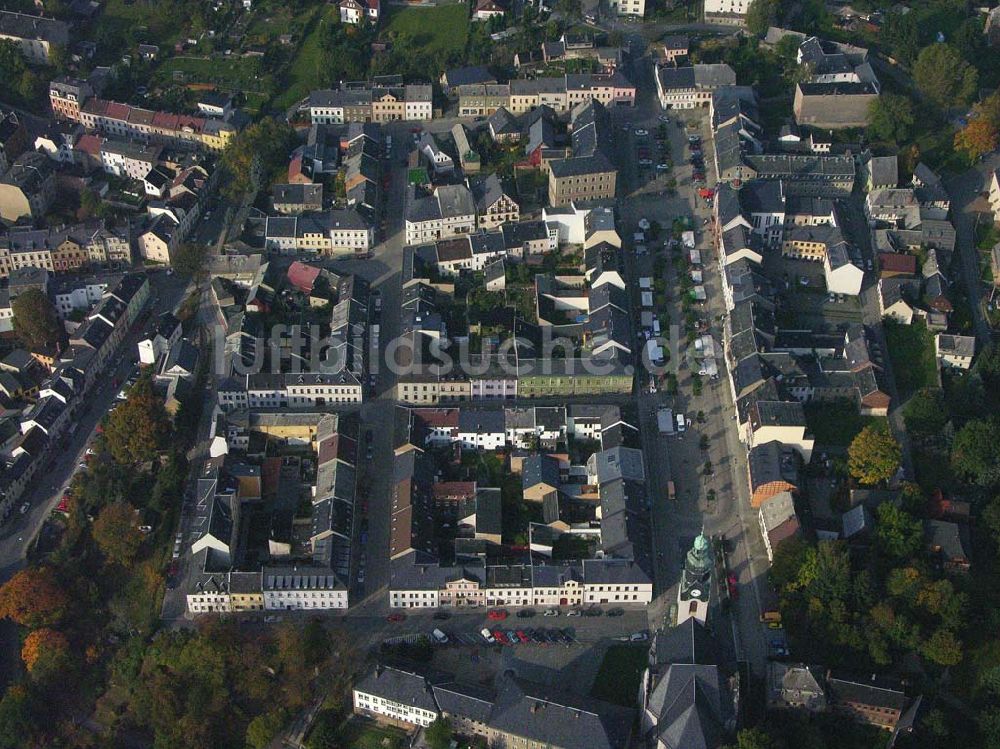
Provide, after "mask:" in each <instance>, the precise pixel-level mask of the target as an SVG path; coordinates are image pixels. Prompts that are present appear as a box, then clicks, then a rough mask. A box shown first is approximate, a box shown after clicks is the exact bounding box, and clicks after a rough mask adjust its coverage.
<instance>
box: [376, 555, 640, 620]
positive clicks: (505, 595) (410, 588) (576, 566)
mask: <svg viewBox="0 0 1000 749" xmlns="http://www.w3.org/2000/svg"><path fill="white" fill-rule="evenodd" d="M652 600H653V582H652V580H651V579H650V578H649V576H648V575H647V574H646V572H645V571H643V569H642V568H641V567H640V566H639V565H638V564H636V563H635V562H633V561H631V560H628V559H585V560H583V561H582V562H577V563H567V564H560V563H556V562H552V563H547V564H524V565H487V564H484V563H483V562H482V561H477V562H469V563H466V564H463V565H461V566H446V565H442V564H440V563H438V562H433V563H423V562H422V561H421V559H420V554H419V553H418V551H417V550H414V549H410V550H409V551H406V552H405V553H404V554H403V555H401V556H399V557H396V558H395V559H393V561H392V566H391V571H390V575H389V606H390V607H391V608H401V609H427V608H431V609H433V608H442V607H443V608H486V607H494V606H510V607H528V606H539V607H546V608H548V607H555V606H588V605H605V604H633V605H646V604H649V603H650V602H651V601H652Z"/></svg>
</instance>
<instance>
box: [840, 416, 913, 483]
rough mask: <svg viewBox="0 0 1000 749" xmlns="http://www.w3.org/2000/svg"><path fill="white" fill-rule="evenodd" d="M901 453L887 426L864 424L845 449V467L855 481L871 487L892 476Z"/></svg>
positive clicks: (897, 465) (897, 466)
mask: <svg viewBox="0 0 1000 749" xmlns="http://www.w3.org/2000/svg"><path fill="white" fill-rule="evenodd" d="M901 456H902V451H901V450H900V447H899V443H898V442H896V440H895V438H893V436H892V434H890V433H889V428H888V426H885V425H878V426H866V427H865V428H864V429H862V430H861V432H860V433H858V435H857V436H856V437H855V438H854V439H853V440H852V441H851V444H850V447H848V448H847V468H848V470H849V471H850V473H851V476H853V477H854V478H855V479H857V481H859V482H860V483H862V484H865V485H867V486H873V485H875V484H878V483H880V482H882V481H888V480H889V479H890V478H892V476H893V474H895V473H896V469H898V468H899V461H900V458H901Z"/></svg>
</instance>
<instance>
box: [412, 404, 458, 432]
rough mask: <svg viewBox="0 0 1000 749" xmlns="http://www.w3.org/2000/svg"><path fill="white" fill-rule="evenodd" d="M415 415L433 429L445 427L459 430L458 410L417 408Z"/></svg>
mask: <svg viewBox="0 0 1000 749" xmlns="http://www.w3.org/2000/svg"><path fill="white" fill-rule="evenodd" d="M413 415H414V416H415V417H416V418H418V419H420V421H421V422H423V423H424V425H425V426H426V427H429V428H431V429H441V428H443V427H454V428H455V429H458V409H457V408H417V409H414V414H413Z"/></svg>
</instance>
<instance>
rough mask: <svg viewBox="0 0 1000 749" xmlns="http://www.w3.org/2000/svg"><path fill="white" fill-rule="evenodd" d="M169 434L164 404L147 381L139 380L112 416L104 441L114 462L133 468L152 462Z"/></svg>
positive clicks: (144, 378) (145, 378)
mask: <svg viewBox="0 0 1000 749" xmlns="http://www.w3.org/2000/svg"><path fill="white" fill-rule="evenodd" d="M169 433H170V424H169V422H168V421H167V415H166V412H165V411H164V409H163V403H162V402H161V401H160V399H159V398H157V397H156V394H155V393H154V392H153V384H152V382H150V380H149V378H148V377H140V378H139V381H138V382H136V383H135V385H133V386H132V389H131V390H129V392H128V398H127V399H126V400H125V402H124V403H123V404H122V405H120V406H119V407H118V408H116V409H115V410H114V411H113V412H112V413H111V416H110V417H109V419H108V424H107V427H106V428H105V430H104V438H105V440H106V442H107V446H108V449H109V450H110V451H111V456H112V457H113V458H114V459H115V461H117V462H118V463H120V464H122V465H136V464H138V463H145V462H146V461H149V460H152V459H153V458H155V457H156V455H157V453H158V452H159V451H160V450H161V449H162V448H163V446H164V444H165V443H166V440H167V436H168V434H169Z"/></svg>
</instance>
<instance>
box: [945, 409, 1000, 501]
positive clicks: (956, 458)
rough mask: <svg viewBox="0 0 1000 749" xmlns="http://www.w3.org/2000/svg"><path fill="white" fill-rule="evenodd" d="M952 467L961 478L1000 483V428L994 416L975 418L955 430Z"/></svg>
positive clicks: (988, 484) (983, 482)
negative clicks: (991, 417)
mask: <svg viewBox="0 0 1000 749" xmlns="http://www.w3.org/2000/svg"><path fill="white" fill-rule="evenodd" d="M951 467H952V470H953V471H955V474H956V475H958V477H959V478H961V479H963V480H965V481H968V482H970V483H973V484H977V485H979V486H994V485H996V484H997V483H1000V428H998V427H997V424H996V422H995V421H993V420H992V419H972V420H970V421H967V422H966V423H965V425H964V426H963V427H962V428H961V429H959V430H958V432H957V433H956V434H955V439H954V441H953V442H952V445H951Z"/></svg>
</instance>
